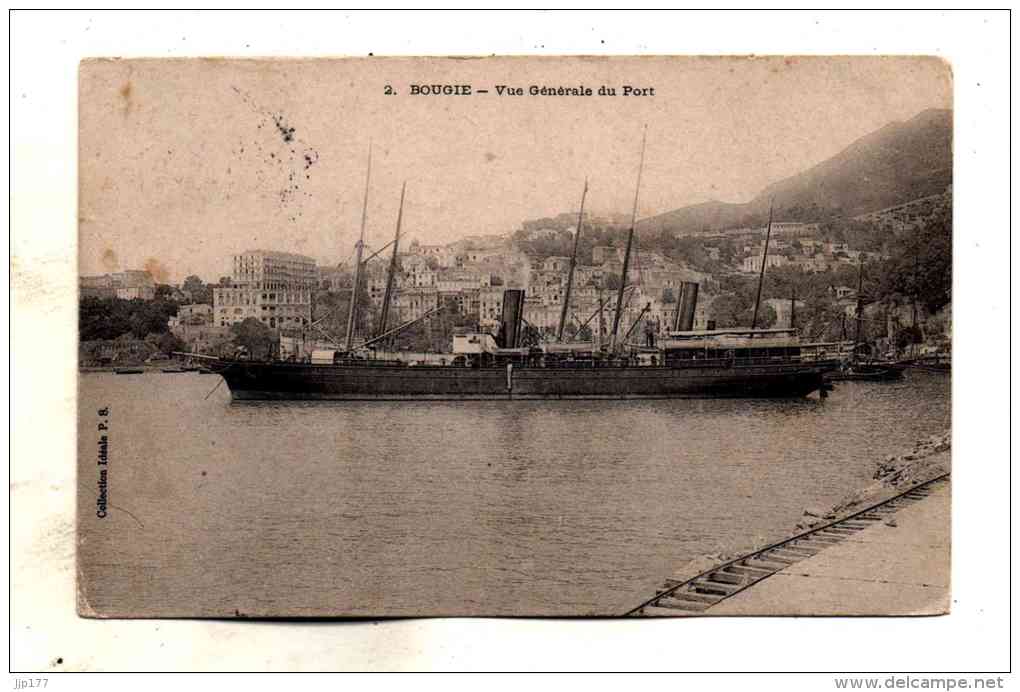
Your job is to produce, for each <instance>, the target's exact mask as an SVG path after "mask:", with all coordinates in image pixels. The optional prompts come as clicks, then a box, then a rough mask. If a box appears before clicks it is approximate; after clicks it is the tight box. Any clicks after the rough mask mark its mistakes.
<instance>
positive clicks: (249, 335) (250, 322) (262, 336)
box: [230, 317, 277, 359]
mask: <svg viewBox="0 0 1020 692" xmlns="http://www.w3.org/2000/svg"><path fill="white" fill-rule="evenodd" d="M230 331H231V332H232V333H233V335H234V341H235V342H236V343H237V344H238V345H239V346H244V348H245V349H246V350H247V351H248V354H249V355H250V356H251V357H252V358H253V359H266V358H270V357H272V355H273V351H274V350H275V349H276V346H277V338H276V334H275V333H274V332H273V330H272V329H270V328H269V327H267V326H266V325H264V324H262V323H261V322H259V321H258V320H257V319H255V318H254V317H246V318H245V319H244V321H243V322H238V323H235V324H232V325H230Z"/></svg>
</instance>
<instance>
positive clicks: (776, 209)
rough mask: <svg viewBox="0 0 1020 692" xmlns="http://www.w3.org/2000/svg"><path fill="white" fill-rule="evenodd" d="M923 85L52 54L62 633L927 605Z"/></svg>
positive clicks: (933, 345) (937, 247) (697, 68)
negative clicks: (68, 128) (62, 418)
mask: <svg viewBox="0 0 1020 692" xmlns="http://www.w3.org/2000/svg"><path fill="white" fill-rule="evenodd" d="M952 92H953V89H952V72H951V68H950V66H949V65H948V64H947V63H946V62H944V61H942V60H940V59H937V58H933V57H925V56H914V57H912V56H898V57H889V56H886V57H838V56H831V57H824V56H822V57H818V56H815V57H803V56H775V57H737V56H731V57H527V58H524V57H518V58H510V57H486V58H453V57H450V58H337V59H322V58H317V59H230V58H209V59H123V60H120V59H90V60H86V61H84V62H83V63H82V64H81V65H80V73H79V218H78V222H79V344H78V365H79V386H78V396H79V402H78V475H77V574H78V579H77V599H78V612H79V614H80V615H82V616H85V617H100V618H131V617H216V618H259V617H386V616H392V617H406V616H482V615H484V616H586V615H591V616H621V617H622V616H631V617H642V616H643V617H659V616H666V617H668V616H714V615H916V614H940V613H945V612H948V609H949V603H950V569H949V567H950V487H951V479H950V471H951V468H950V409H951V407H950V363H951V357H952V348H951V344H952V294H951V285H952V208H953V179H952V171H953V101H952Z"/></svg>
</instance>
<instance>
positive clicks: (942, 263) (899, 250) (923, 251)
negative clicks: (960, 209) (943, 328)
mask: <svg viewBox="0 0 1020 692" xmlns="http://www.w3.org/2000/svg"><path fill="white" fill-rule="evenodd" d="M952 290H953V230H952V218H951V217H950V213H949V210H947V209H943V210H941V212H940V213H938V214H936V215H935V216H933V217H932V218H931V219H929V220H928V221H927V222H926V223H925V224H924V225H923V226H922V227H921V228H920V229H918V230H917V231H916V232H915V235H914V237H913V238H910V239H909V240H906V242H902V243H900V244H899V245H898V246H897V247H896V249H895V251H894V252H893V255H892V257H891V259H890V260H889V261H888V262H886V263H885V266H884V267H882V281H881V284H880V285H879V286H878V292H879V293H880V294H881V295H883V296H892V295H895V294H899V295H903V296H906V297H907V298H909V299H911V300H916V301H917V302H918V303H919V304H920V305H922V306H924V308H925V309H926V310H927V311H928V312H929V313H935V312H938V311H939V310H941V309H942V308H943V307H945V306H946V305H947V304H948V303H949V302H950V301H951V300H952Z"/></svg>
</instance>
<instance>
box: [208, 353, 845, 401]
mask: <svg viewBox="0 0 1020 692" xmlns="http://www.w3.org/2000/svg"><path fill="white" fill-rule="evenodd" d="M370 363H371V361H367V362H366V363H364V364H353V365H346V364H341V365H312V364H307V363H284V362H255V361H223V362H221V365H220V367H218V368H217V370H218V371H219V372H220V374H221V375H222V376H223V378H224V379H225V380H226V382H227V386H228V387H229V388H230V392H231V395H232V397H233V398H234V399H236V400H341V401H363V400H478V399H670V398H712V397H750V398H773V397H803V396H806V395H808V394H810V393H812V392H815V391H822V392H824V391H825V390H826V388H827V386H828V385H826V383H825V373H826V372H827V371H828V370H831V369H832V367H834V364H827V363H825V362H814V363H810V364H807V363H782V364H775V365H749V366H746V367H742V366H737V367H715V366H704V367H689V366H688V367H668V366H658V367H656V366H631V365H628V366H618V367H612V366H601V367H591V366H589V367H525V366H513V367H510V368H507V367H480V368H471V367H463V366H417V367H416V366H403V365H393V364H383V365H374V364H370Z"/></svg>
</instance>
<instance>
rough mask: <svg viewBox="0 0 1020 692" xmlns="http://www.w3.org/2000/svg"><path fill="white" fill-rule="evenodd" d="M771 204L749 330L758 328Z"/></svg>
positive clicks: (770, 227)
mask: <svg viewBox="0 0 1020 692" xmlns="http://www.w3.org/2000/svg"><path fill="white" fill-rule="evenodd" d="M773 202H775V199H773V200H772V202H769V223H768V225H767V226H766V227H765V249H764V251H763V252H762V253H761V271H760V272H759V273H758V295H756V296H755V298H754V315H753V316H752V317H751V329H754V328H755V327H757V326H758V306H759V305H760V304H761V285H762V283H763V282H764V281H765V265H766V263H767V260H768V258H769V236H771V235H772V204H773Z"/></svg>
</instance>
